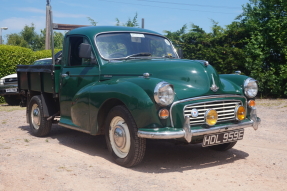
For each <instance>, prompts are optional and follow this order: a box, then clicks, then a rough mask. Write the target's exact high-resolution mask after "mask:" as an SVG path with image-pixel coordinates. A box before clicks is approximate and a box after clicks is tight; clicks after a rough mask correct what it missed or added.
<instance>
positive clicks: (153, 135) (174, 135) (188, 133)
mask: <svg viewBox="0 0 287 191" xmlns="http://www.w3.org/2000/svg"><path fill="white" fill-rule="evenodd" d="M260 122H261V119H260V118H258V117H257V114H256V109H255V108H253V109H252V110H251V113H250V121H248V122H240V123H237V124H232V125H222V126H218V127H211V128H209V129H197V130H191V129H190V125H189V117H185V121H184V125H183V128H182V129H181V130H178V131H164V132H149V131H141V130H139V131H138V137H141V138H148V139H178V138H185V140H186V141H187V142H188V143H190V142H191V141H192V137H196V136H201V135H207V134H213V133H218V132H223V131H230V130H235V129H242V128H246V127H253V129H254V130H257V129H258V126H259V124H260Z"/></svg>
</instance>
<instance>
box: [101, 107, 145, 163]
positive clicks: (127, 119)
mask: <svg viewBox="0 0 287 191" xmlns="http://www.w3.org/2000/svg"><path fill="white" fill-rule="evenodd" d="M137 130H138V129H137V126H136V123H135V121H134V119H133V117H132V115H131V114H130V112H129V111H128V110H127V108H125V107H124V106H116V107H114V108H113V109H111V111H110V112H109V114H108V116H107V120H106V127H105V136H106V142H107V146H108V149H109V151H110V153H111V155H112V157H113V159H114V160H115V162H116V163H117V164H119V165H121V166H124V167H132V166H135V165H137V164H139V163H140V162H141V161H142V159H143V157H144V154H145V148H146V140H145V139H143V138H139V137H138V136H137Z"/></svg>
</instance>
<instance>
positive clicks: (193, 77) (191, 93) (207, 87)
mask: <svg viewBox="0 0 287 191" xmlns="http://www.w3.org/2000/svg"><path fill="white" fill-rule="evenodd" d="M143 73H149V74H150V78H158V79H161V80H162V81H166V82H168V83H170V84H172V85H173V87H174V90H175V93H176V97H177V99H179V100H180V99H186V98H190V97H197V96H203V95H210V94H225V93H232V94H235V93H237V94H238V92H239V91H238V89H239V87H237V86H236V85H235V84H232V83H231V82H228V81H227V80H224V83H222V81H221V79H220V78H219V75H218V73H217V72H216V70H215V69H214V68H213V67H212V66H211V65H207V66H205V65H204V64H203V62H201V61H195V60H180V59H152V60H127V61H119V62H111V63H107V64H106V65H104V66H103V67H102V70H101V76H102V77H103V78H105V77H106V78H114V77H116V76H119V77H124V76H125V77H128V76H143ZM212 86H215V87H218V90H216V91H212V90H211V87H212Z"/></svg>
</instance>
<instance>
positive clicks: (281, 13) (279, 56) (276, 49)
mask: <svg viewBox="0 0 287 191" xmlns="http://www.w3.org/2000/svg"><path fill="white" fill-rule="evenodd" d="M243 11H244V12H243V14H242V15H240V16H239V17H238V19H240V21H241V23H242V24H243V25H244V27H245V28H246V30H247V31H248V32H249V34H250V38H248V39H247V40H246V47H245V48H244V51H245V57H246V64H245V67H246V69H247V70H248V71H250V75H251V76H253V77H254V78H255V79H257V80H258V81H259V87H260V89H261V91H262V93H263V94H264V95H268V94H269V95H270V94H271V95H277V96H284V95H285V96H286V95H287V65H286V62H287V47H286V44H287V31H286V29H287V1H286V0H260V1H259V0H250V3H247V4H246V5H245V6H244V7H243Z"/></svg>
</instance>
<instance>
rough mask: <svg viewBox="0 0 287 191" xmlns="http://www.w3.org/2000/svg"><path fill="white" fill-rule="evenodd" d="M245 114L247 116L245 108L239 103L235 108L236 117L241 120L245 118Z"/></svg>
mask: <svg viewBox="0 0 287 191" xmlns="http://www.w3.org/2000/svg"><path fill="white" fill-rule="evenodd" d="M245 116H246V111H245V108H244V107H243V106H242V105H238V106H237V107H236V108H235V117H236V119H237V120H239V121H241V120H243V119H245Z"/></svg>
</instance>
